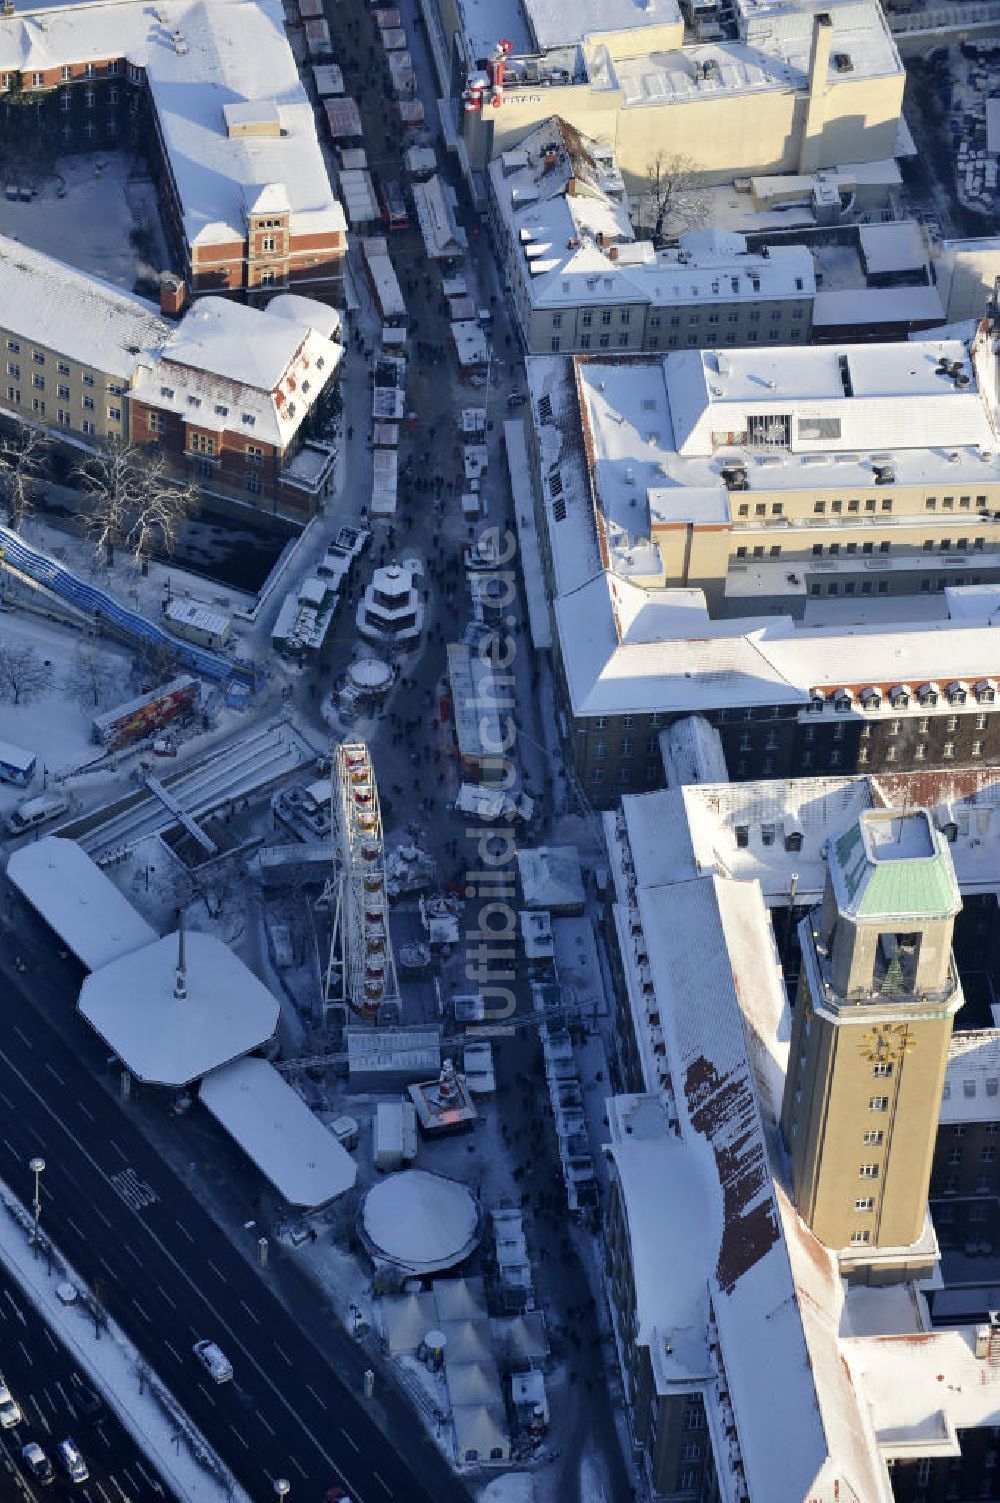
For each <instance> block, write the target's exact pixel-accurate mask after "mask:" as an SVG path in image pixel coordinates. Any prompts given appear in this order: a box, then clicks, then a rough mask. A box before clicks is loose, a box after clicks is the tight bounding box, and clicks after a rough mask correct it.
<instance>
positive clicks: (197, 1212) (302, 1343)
mask: <svg viewBox="0 0 1000 1503" xmlns="http://www.w3.org/2000/svg"><path fill="white" fill-rule="evenodd" d="M14 949H15V946H14V945H13V944H12V943H11V942H10V940H9V938H8V939H7V940H6V942H4V941H3V940H0V989H2V991H3V995H4V1024H5V1027H4V1030H3V1034H2V1037H0V1177H2V1178H4V1179H5V1180H7V1182H8V1183H10V1184H11V1185H12V1186H14V1187H15V1188H18V1189H19V1190H20V1193H21V1195H22V1198H23V1199H25V1200H28V1199H30V1194H31V1189H30V1184H29V1180H30V1175H29V1173H28V1170H27V1163H28V1160H29V1159H30V1158H31V1156H32V1155H34V1154H40V1155H41V1156H42V1158H44V1160H45V1164H46V1168H45V1172H44V1175H43V1179H42V1202H43V1209H42V1219H43V1225H44V1228H45V1230H46V1231H47V1232H48V1234H49V1236H50V1237H51V1238H52V1240H53V1242H54V1243H55V1245H56V1246H57V1247H58V1248H60V1249H61V1251H62V1252H63V1253H64V1254H65V1256H66V1257H67V1259H68V1260H69V1261H70V1262H71V1263H72V1264H73V1266H74V1267H75V1268H76V1270H77V1271H78V1273H79V1274H80V1275H81V1276H82V1277H83V1278H85V1279H86V1280H87V1281H88V1283H89V1284H90V1285H91V1287H96V1288H97V1289H98V1290H99V1292H100V1297H101V1299H102V1300H103V1302H104V1304H105V1305H106V1307H107V1308H108V1310H109V1311H110V1313H111V1314H112V1315H113V1316H114V1317H115V1319H116V1320H117V1321H118V1322H119V1323H120V1325H121V1326H122V1327H123V1329H124V1330H125V1331H126V1333H127V1334H128V1335H129V1337H130V1338H131V1339H132V1340H133V1341H134V1343H135V1345H136V1346H137V1347H138V1348H139V1350H140V1351H141V1352H142V1354H143V1356H144V1357H145V1359H146V1360H147V1361H148V1363H149V1365H150V1366H151V1367H152V1368H153V1369H155V1370H156V1371H157V1372H158V1373H159V1374H160V1376H161V1377H162V1378H163V1380H164V1382H165V1383H166V1384H167V1386H168V1387H169V1388H170V1389H171V1390H172V1391H173V1393H174V1394H175V1395H176V1397H177V1398H178V1399H179V1401H180V1402H181V1403H182V1404H183V1405H184V1407H185V1408H186V1409H187V1411H188V1413H189V1414H190V1415H191V1418H192V1419H193V1420H194V1422H195V1423H196V1424H197V1425H198V1427H199V1428H200V1429H201V1430H202V1432H203V1433H204V1434H205V1436H206V1437H207V1438H208V1440H209V1441H210V1442H211V1444H212V1445H213V1446H214V1447H215V1449H216V1450H217V1451H218V1453H219V1454H220V1456H221V1457H222V1458H223V1460H224V1461H225V1462H226V1463H227V1465H228V1466H229V1467H230V1468H231V1469H232V1471H233V1473H234V1474H235V1476H236V1477H237V1479H238V1480H239V1481H240V1483H242V1485H243V1486H244V1487H245V1488H246V1489H247V1490H248V1492H249V1493H250V1495H251V1497H254V1498H259V1497H262V1496H264V1497H267V1496H269V1495H271V1488H272V1486H273V1483H274V1480H275V1479H276V1478H278V1477H287V1478H288V1480H289V1481H290V1482H291V1483H292V1487H293V1492H292V1496H293V1498H294V1497H300V1498H305V1499H316V1500H321V1499H322V1498H323V1496H324V1493H325V1492H326V1490H327V1489H328V1488H329V1487H331V1486H333V1485H335V1484H339V1485H341V1486H344V1487H346V1488H347V1490H348V1492H349V1494H350V1497H351V1499H352V1500H357V1503H389V1500H392V1499H398V1500H402V1503H425V1500H427V1503H430V1500H431V1499H434V1500H435V1503H467V1500H468V1494H467V1493H466V1491H465V1489H464V1488H463V1487H462V1486H461V1484H460V1483H459V1482H458V1481H457V1480H456V1479H455V1477H454V1476H453V1474H452V1473H451V1471H450V1470H449V1468H448V1467H447V1465H446V1464H445V1462H444V1461H443V1459H442V1458H441V1456H440V1454H439V1453H438V1451H437V1450H436V1448H435V1447H434V1446H433V1444H432V1443H431V1442H430V1441H429V1440H428V1439H426V1437H424V1435H423V1434H422V1433H421V1430H420V1425H419V1421H417V1420H416V1419H415V1418H414V1417H413V1415H412V1413H411V1412H410V1411H409V1410H408V1408H407V1406H406V1405H405V1403H403V1402H402V1401H400V1400H398V1399H396V1398H395V1396H394V1395H392V1394H381V1395H380V1398H381V1407H382V1409H383V1413H388V1414H389V1417H390V1427H391V1436H390V1437H389V1438H388V1439H387V1438H386V1436H385V1435H384V1434H383V1433H382V1432H381V1431H380V1429H379V1428H378V1427H377V1426H376V1424H375V1423H374V1421H373V1418H372V1416H371V1414H370V1413H369V1411H368V1408H367V1406H366V1404H365V1401H364V1399H363V1397H362V1385H363V1372H364V1369H365V1367H366V1365H367V1364H366V1362H365V1359H364V1356H363V1353H361V1352H360V1351H359V1350H358V1349H357V1348H356V1347H355V1346H354V1344H353V1343H352V1342H351V1341H350V1339H349V1338H348V1337H347V1336H346V1334H345V1333H344V1332H343V1330H342V1329H341V1328H340V1327H339V1326H338V1325H337V1324H335V1323H334V1321H333V1320H332V1319H331V1318H330V1316H329V1315H328V1314H326V1313H322V1312H321V1309H320V1306H319V1304H317V1306H316V1311H315V1315H314V1317H313V1321H312V1323H311V1325H310V1323H309V1322H308V1319H307V1320H305V1321H303V1320H302V1319H301V1317H300V1322H299V1323H298V1324H297V1323H296V1322H295V1321H293V1319H292V1318H291V1317H290V1315H289V1313H288V1310H287V1309H286V1307H285V1305H284V1304H283V1303H282V1302H281V1301H279V1300H278V1298H277V1297H276V1295H274V1294H273V1293H272V1292H271V1290H270V1289H269V1287H268V1285H267V1282H266V1279H267V1275H259V1274H258V1273H257V1272H256V1271H255V1270H254V1268H253V1267H252V1266H250V1265H249V1264H248V1263H247V1262H246V1260H245V1258H244V1257H243V1256H242V1255H241V1254H240V1253H239V1252H238V1251H237V1250H236V1248H234V1247H233V1245H232V1244H231V1242H230V1241H229V1239H228V1238H227V1236H226V1235H225V1233H224V1232H223V1231H222V1230H221V1228H220V1227H219V1226H218V1225H217V1224H216V1223H215V1221H213V1220H212V1218H211V1217H210V1216H209V1215H208V1214H207V1212H206V1211H205V1210H204V1209H203V1208H202V1206H201V1205H200V1204H199V1202H198V1200H197V1198H196V1196H195V1194H193V1193H192V1192H191V1190H189V1189H188V1188H187V1186H186V1185H185V1184H184V1183H183V1182H182V1181H181V1180H180V1179H179V1178H178V1176H177V1175H176V1174H175V1173H174V1172H173V1170H172V1169H171V1168H170V1167H169V1166H168V1165H167V1164H166V1163H165V1162H164V1161H163V1160H162V1159H161V1158H160V1157H159V1156H158V1155H157V1153H156V1152H155V1150H154V1149H153V1148H152V1147H151V1146H150V1144H149V1143H148V1142H147V1141H146V1139H145V1138H144V1137H143V1136H142V1135H141V1134H140V1133H139V1131H138V1130H137V1129H136V1128H135V1127H134V1125H133V1124H132V1122H131V1121H130V1120H129V1117H128V1114H127V1109H123V1108H121V1107H119V1106H118V1105H117V1104H116V1103H115V1101H114V1100H113V1099H112V1098H111V1097H110V1096H109V1095H108V1094H107V1092H106V1091H105V1089H104V1088H103V1087H102V1085H101V1084H100V1083H99V1082H98V1081H97V1080H96V1079H95V1078H94V1076H93V1075H92V1074H91V1072H90V1070H89V1068H88V1066H87V1065H86V1064H85V1063H82V1062H81V1059H80V1057H79V1054H78V1052H76V1051H74V1049H73V1048H72V1047H71V1043H70V1042H64V1040H63V1038H62V1037H60V1035H59V1034H58V1033H56V1031H55V1030H54V1029H53V1027H52V1026H51V1025H50V1024H49V1022H48V1021H47V1018H46V1017H45V1015H44V1013H43V1012H42V1011H41V1010H39V1009H38V1008H36V1007H35V1006H34V1005H33V1004H32V1002H31V1001H30V1000H29V997H28V995H27V989H28V988H29V987H31V986H35V985H37V986H38V987H40V988H44V989H45V990H46V991H48V992H51V991H52V989H53V986H54V985H56V983H54V982H53V978H52V973H51V972H49V973H48V974H47V975H44V976H42V975H41V974H39V975H37V980H33V977H32V973H31V972H29V973H28V975H26V976H22V975H19V974H18V973H17V972H16V971H15V970H14V969H13V966H12V964H11V961H12V953H13V951H14ZM66 992H67V995H66V1007H67V1009H70V1008H71V1007H72V988H71V986H67V987H66ZM74 1026H76V1027H79V1028H80V1029H81V1030H83V1029H84V1028H85V1024H84V1023H83V1022H82V1020H78V1019H74ZM83 1053H84V1054H88V1053H90V1051H89V1050H88V1049H85V1050H84V1051H83ZM304 1324H305V1325H309V1326H310V1328H309V1329H307V1330H304V1329H303V1328H302V1327H303V1325H304ZM202 1337H209V1338H211V1339H212V1340H214V1341H216V1342H218V1344H219V1345H220V1346H221V1347H222V1348H223V1350H224V1351H225V1353H226V1355H227V1356H228V1357H229V1358H230V1360H231V1362H232V1365H233V1368H234V1378H233V1381H232V1382H229V1383H224V1384H216V1383H214V1382H213V1381H212V1380H211V1378H210V1377H209V1375H208V1374H207V1372H206V1371H205V1369H204V1368H203V1367H202V1366H201V1364H200V1363H199V1361H198V1360H197V1358H196V1357H195V1356H194V1355H193V1352H192V1346H193V1343H194V1342H195V1341H197V1340H199V1339H200V1338H202Z"/></svg>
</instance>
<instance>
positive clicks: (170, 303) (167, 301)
mask: <svg viewBox="0 0 1000 1503" xmlns="http://www.w3.org/2000/svg"><path fill="white" fill-rule="evenodd" d="M186 306H187V283H186V282H185V281H184V278H183V277H164V278H163V281H162V282H161V283H160V312H161V313H162V314H163V316H164V318H180V316H181V314H182V313H183V312H184V309H185V307H186Z"/></svg>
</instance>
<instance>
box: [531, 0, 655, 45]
mask: <svg viewBox="0 0 1000 1503" xmlns="http://www.w3.org/2000/svg"><path fill="white" fill-rule="evenodd" d="M523 4H524V10H525V14H526V15H527V18H528V25H529V26H530V27H531V30H532V32H533V33H534V37H535V42H536V43H537V46H538V49H539V51H541V52H546V51H548V50H549V48H552V47H569V46H572V45H573V44H574V43H575V42H582V41H583V40H584V38H586V37H590V38H593V39H595V40H597V39H598V38H599V37H600V35H601V33H602V32H605V31H627V32H633V31H634V32H636V33H638V35H637V36H636V39H635V45H636V48H637V49H639V48H641V47H642V45H643V43H642V35H641V33H642V32H643V31H644V30H645V29H647V28H648V27H651V26H678V25H680V21H681V12H680V6H679V5H678V4H677V0H649V4H647V5H643V4H638V3H637V0H576V3H575V4H574V5H572V6H567V5H565V4H564V3H563V0H523Z"/></svg>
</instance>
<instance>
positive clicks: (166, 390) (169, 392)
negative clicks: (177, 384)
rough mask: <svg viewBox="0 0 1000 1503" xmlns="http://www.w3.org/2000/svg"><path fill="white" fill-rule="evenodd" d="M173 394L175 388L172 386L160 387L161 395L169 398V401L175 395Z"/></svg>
mask: <svg viewBox="0 0 1000 1503" xmlns="http://www.w3.org/2000/svg"><path fill="white" fill-rule="evenodd" d="M173 394H174V388H173V387H172V386H161V387H160V396H161V397H166V399H167V401H168V402H169V401H170V400H171V398H172V397H173Z"/></svg>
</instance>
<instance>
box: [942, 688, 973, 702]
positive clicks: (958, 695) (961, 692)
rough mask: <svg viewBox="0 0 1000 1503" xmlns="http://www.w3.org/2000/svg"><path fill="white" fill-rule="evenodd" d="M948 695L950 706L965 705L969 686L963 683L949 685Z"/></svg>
mask: <svg viewBox="0 0 1000 1503" xmlns="http://www.w3.org/2000/svg"><path fill="white" fill-rule="evenodd" d="M947 693H948V703H949V704H950V705H964V704H965V701H966V699H967V698H968V694H969V689H968V685H967V684H963V683H954V684H949V685H948V690H947Z"/></svg>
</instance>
